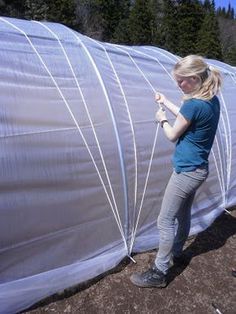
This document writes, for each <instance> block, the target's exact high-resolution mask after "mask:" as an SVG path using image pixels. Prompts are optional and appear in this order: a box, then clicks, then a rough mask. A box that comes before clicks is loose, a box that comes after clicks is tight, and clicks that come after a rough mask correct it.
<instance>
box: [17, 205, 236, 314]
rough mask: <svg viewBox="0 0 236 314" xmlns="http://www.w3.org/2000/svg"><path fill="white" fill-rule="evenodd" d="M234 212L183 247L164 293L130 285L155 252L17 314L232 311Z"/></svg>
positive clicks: (235, 281)
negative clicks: (182, 261) (184, 258)
mask: <svg viewBox="0 0 236 314" xmlns="http://www.w3.org/2000/svg"><path fill="white" fill-rule="evenodd" d="M235 214H236V209H234V210H233V211H232V215H229V214H227V213H223V214H222V215H221V216H220V217H218V218H217V219H216V220H215V222H214V223H213V224H212V225H211V226H210V227H209V228H208V229H206V230H205V231H203V232H201V233H200V234H198V235H197V236H195V237H192V238H190V239H189V240H188V241H187V245H186V248H185V253H186V254H187V255H188V256H189V259H188V261H187V263H186V264H185V265H183V266H180V267H173V268H172V271H171V274H170V276H169V284H168V286H167V288H165V289H155V288H151V289H142V288H137V287H135V286H133V285H132V284H131V282H130V281H129V277H130V275H131V274H132V273H133V272H136V271H143V270H146V269H147V268H148V267H149V266H150V264H152V262H153V260H154V258H155V254H156V252H155V251H149V252H146V253H141V254H136V255H134V257H135V260H136V261H137V264H133V263H132V262H131V261H130V259H124V260H123V261H122V263H120V264H119V265H118V266H117V267H116V268H115V269H113V270H111V271H108V272H106V273H105V274H103V275H101V276H99V277H96V278H95V279H92V280H90V281H87V282H86V283H83V284H79V285H77V286H76V287H73V288H70V289H67V290H65V291H63V292H62V293H59V294H56V295H53V296H50V297H48V298H47V299H44V300H43V301H40V302H39V303H37V304H35V305H34V306H33V307H31V308H30V309H28V311H24V312H21V313H28V314H29V313H32V314H40V313H80V314H83V313H86V314H90V313H91V314H93V313H96V314H99V313H101V314H104V313H109V314H111V313H112V314H113V313H114V314H116V313H117V314H118V313H119V314H120V313H150V314H151V313H153V314H154V313H155V314H156V313H161V314H165V313H168V314H169V313H181V314H185V313H186V314H187V313H196V314H198V313H199V314H200V313H201V314H202V313H203V314H204V313H214V312H215V309H214V307H213V306H212V303H213V304H214V305H215V304H216V306H217V307H218V308H219V309H220V311H221V312H222V313H223V314H234V313H235V309H236V289H235V284H236V278H235V277H233V276H232V269H233V268H235V267H236V260H235V250H236V244H235V239H236V218H235V217H234V216H233V215H235Z"/></svg>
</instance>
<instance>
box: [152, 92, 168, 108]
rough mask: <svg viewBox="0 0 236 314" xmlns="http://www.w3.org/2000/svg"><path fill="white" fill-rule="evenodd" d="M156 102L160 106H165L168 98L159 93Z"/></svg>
mask: <svg viewBox="0 0 236 314" xmlns="http://www.w3.org/2000/svg"><path fill="white" fill-rule="evenodd" d="M155 101H156V102H158V103H160V104H163V105H165V102H166V97H165V96H164V95H163V94H161V93H159V92H157V93H156V95H155Z"/></svg>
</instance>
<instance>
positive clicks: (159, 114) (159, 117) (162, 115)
mask: <svg viewBox="0 0 236 314" xmlns="http://www.w3.org/2000/svg"><path fill="white" fill-rule="evenodd" d="M156 120H157V121H158V122H161V121H163V120H167V119H166V112H165V110H164V109H163V108H160V109H159V110H158V111H157V113H156Z"/></svg>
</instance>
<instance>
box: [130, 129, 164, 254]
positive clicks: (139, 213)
mask: <svg viewBox="0 0 236 314" xmlns="http://www.w3.org/2000/svg"><path fill="white" fill-rule="evenodd" d="M159 126H160V123H157V128H156V133H155V138H154V144H153V146H152V152H151V157H150V161H149V165H148V171H147V175H146V180H145V185H144V189H143V195H142V199H141V203H140V206H139V210H138V216H137V220H136V224H135V228H134V231H133V233H132V237H131V243H130V249H129V250H130V251H129V252H130V254H131V252H132V249H133V245H134V241H135V235H136V233H137V228H138V223H139V220H140V215H141V210H142V208H143V201H144V196H145V193H146V190H147V185H148V179H149V175H150V171H151V166H152V160H153V156H154V151H155V147H156V142H157V135H158V131H159Z"/></svg>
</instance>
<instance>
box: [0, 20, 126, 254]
mask: <svg viewBox="0 0 236 314" xmlns="http://www.w3.org/2000/svg"><path fill="white" fill-rule="evenodd" d="M0 20H2V21H3V22H5V23H6V24H9V25H10V26H12V27H13V28H15V29H16V30H18V31H19V32H20V33H21V34H23V35H24V36H25V38H26V39H27V41H28V42H29V44H30V46H31V48H32V49H33V51H34V52H35V53H36V55H37V56H38V58H39V60H40V62H41V63H42V65H43V66H44V68H45V70H46V72H47V73H48V75H49V76H50V78H51V79H52V81H53V83H54V84H55V86H56V88H57V90H58V92H59V94H60V96H61V97H62V99H63V101H64V103H65V105H66V107H67V109H68V111H69V113H70V115H71V118H72V120H73V121H74V123H75V125H76V127H77V129H78V131H79V133H80V135H81V137H82V139H83V141H84V144H85V146H86V148H87V150H88V153H89V155H90V158H91V159H92V162H93V164H94V167H95V169H96V171H97V174H98V176H99V179H100V181H101V184H102V186H103V189H104V192H105V194H106V196H107V199H108V202H109V204H110V206H111V209H112V211H113V214H114V209H113V205H112V203H111V200H110V197H109V195H108V193H107V190H106V187H105V184H104V182H103V179H102V177H101V174H100V172H99V169H98V167H97V165H96V162H95V160H94V157H93V155H92V153H91V151H90V148H89V146H88V144H87V141H86V139H85V137H84V135H83V133H82V131H81V129H80V127H79V124H78V122H77V120H76V119H75V117H74V114H73V112H72V111H71V109H70V106H69V104H68V102H67V100H66V99H65V97H64V95H63V93H62V92H61V90H60V88H59V86H58V84H57V82H56V81H55V79H54V77H53V76H52V74H51V72H50V71H49V69H48V67H47V66H46V64H45V63H44V61H43V59H42V57H41V56H40V54H39V53H38V51H37V49H36V48H35V46H34V45H33V43H32V42H31V40H30V39H29V37H28V35H27V34H26V33H25V32H24V31H23V30H21V29H20V28H19V27H17V26H16V25H14V24H13V23H11V22H9V21H7V20H5V19H4V18H2V17H0ZM114 216H115V220H116V222H117V225H118V228H119V230H120V233H121V236H122V238H123V240H124V243H125V245H126V247H127V243H126V240H125V237H124V232H123V230H122V226H121V225H120V222H119V221H118V220H117V217H116V215H115V214H114ZM127 250H128V248H127Z"/></svg>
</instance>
